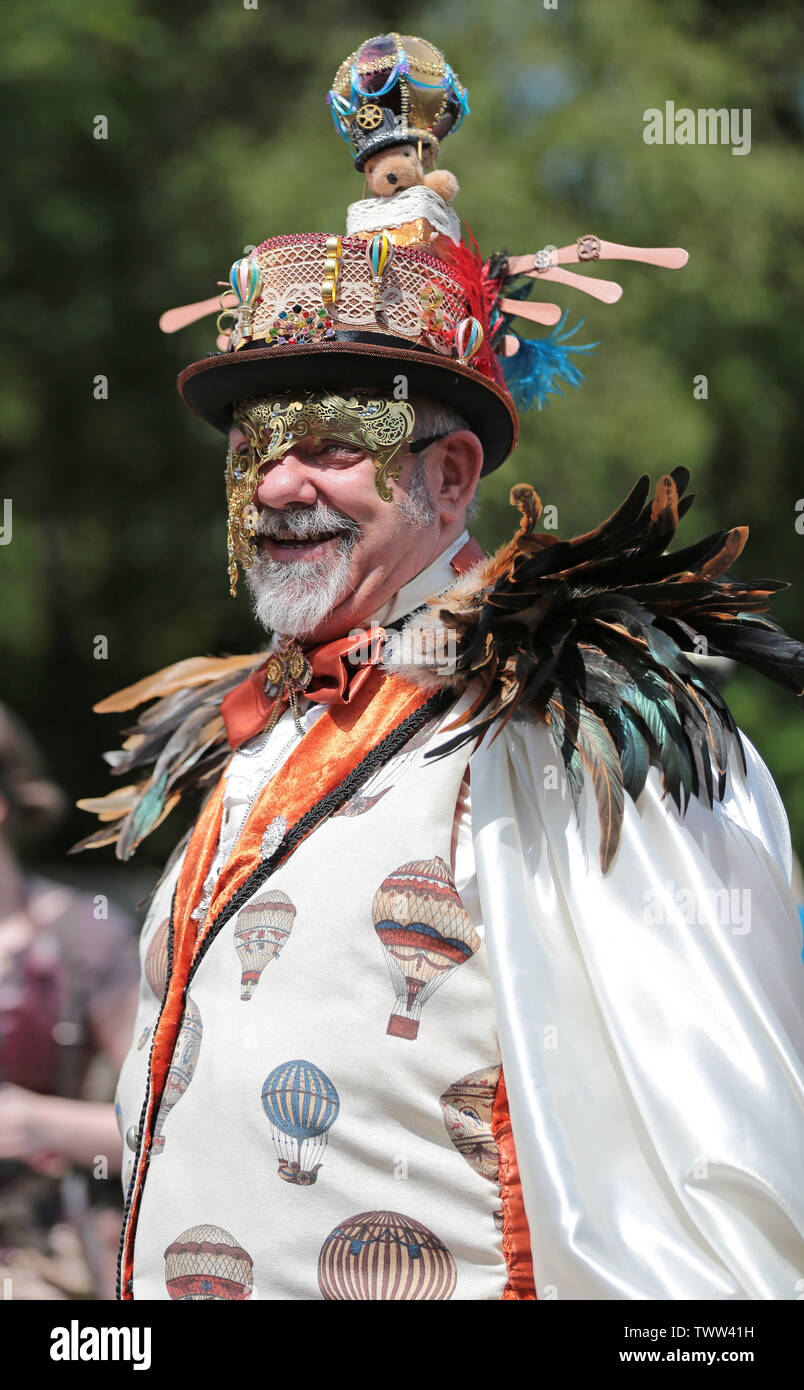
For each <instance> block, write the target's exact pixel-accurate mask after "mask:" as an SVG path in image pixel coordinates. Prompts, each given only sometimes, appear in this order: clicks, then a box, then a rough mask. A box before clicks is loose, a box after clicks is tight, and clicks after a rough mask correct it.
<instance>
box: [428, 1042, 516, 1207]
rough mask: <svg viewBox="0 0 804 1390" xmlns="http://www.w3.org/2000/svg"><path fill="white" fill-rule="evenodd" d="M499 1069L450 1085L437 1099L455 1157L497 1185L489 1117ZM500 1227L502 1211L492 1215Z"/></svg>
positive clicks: (485, 1069) (483, 1070)
mask: <svg viewBox="0 0 804 1390" xmlns="http://www.w3.org/2000/svg"><path fill="white" fill-rule="evenodd" d="M501 1071H502V1068H501V1067H500V1066H496V1067H482V1068H481V1069H480V1071H473V1072H470V1073H469V1075H468V1076H462V1077H461V1078H460V1080H459V1081H453V1083H452V1085H451V1086H448V1087H447V1089H446V1091H445V1092H444V1094H443V1095H442V1096H441V1097H440V1100H441V1110H442V1113H443V1116H444V1124H445V1126H446V1130H447V1134H448V1135H449V1137H450V1139H451V1140H452V1143H453V1144H454V1145H455V1148H456V1149H457V1150H458V1153H459V1154H461V1156H462V1157H463V1158H465V1159H466V1162H467V1163H468V1164H469V1165H470V1167H472V1168H474V1170H475V1172H476V1173H479V1174H480V1176H481V1177H482V1178H488V1180H489V1182H493V1183H498V1182H499V1180H500V1154H499V1150H498V1148H497V1142H496V1140H495V1138H494V1130H493V1126H492V1115H493V1111H494V1099H495V1096H496V1094H497V1087H498V1085H499V1083H500V1073H501ZM494 1219H495V1221H496V1222H497V1224H498V1225H501V1224H502V1208H500V1210H499V1211H497V1212H495V1213H494Z"/></svg>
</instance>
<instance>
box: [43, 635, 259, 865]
mask: <svg viewBox="0 0 804 1390" xmlns="http://www.w3.org/2000/svg"><path fill="white" fill-rule="evenodd" d="M265 656H266V653H265V652H253V653H251V654H250V655H248V656H224V657H209V656H196V657H190V658H189V659H188V660H186V661H178V662H176V663H175V665H173V666H166V667H164V669H163V670H161V671H157V672H155V674H154V675H152V676H146V677H145V678H144V680H141V681H137V682H136V684H135V685H129V686H126V688H125V690H118V691H117V692H116V693H115V694H114V695H109V696H108V698H107V699H105V700H101V701H100V703H99V704H97V705H95V706H94V709H95V712H96V713H97V714H116V713H122V712H124V711H126V710H130V709H135V708H136V707H137V706H138V705H143V704H146V703H147V702H148V701H153V702H154V703H153V704H151V705H150V706H149V708H148V709H146V710H144V711H143V713H142V714H141V715H140V716H139V719H138V721H137V723H136V724H134V725H133V726H131V727H129V728H128V729H126V730H124V732H125V733H126V734H127V738H126V740H125V742H124V743H123V746H122V748H119V749H115V750H114V751H113V752H111V753H104V755H103V756H104V758H105V759H106V761H107V763H109V765H110V767H111V769H112V773H113V775H114V776H115V777H130V776H131V775H132V774H133V778H134V780H133V781H132V780H127V782H126V785H125V786H122V787H117V788H115V790H114V791H113V792H110V793H109V795H108V796H96V797H85V798H84V799H83V800H82V801H79V802H78V803H77V805H78V806H79V807H80V809H81V810H82V811H91V812H93V813H94V814H95V815H96V816H97V817H98V819H99V820H100V822H101V828H100V830H96V831H94V833H93V834H92V835H88V836H87V837H86V839H84V840H80V841H79V842H78V844H77V845H73V847H72V849H71V850H70V853H71V854H77V853H78V851H79V850H82V849H99V848H100V847H101V845H114V847H115V854H116V856H117V858H118V859H130V858H131V856H132V854H133V853H134V851H135V850H136V848H137V846H138V845H139V844H141V842H142V841H143V840H144V839H145V837H146V835H150V833H151V831H152V830H155V829H156V827H157V826H158V825H159V824H160V822H161V821H163V820H164V819H165V817H166V816H168V815H169V814H170V812H171V811H172V810H173V808H174V807H175V806H176V805H178V803H179V801H181V800H182V799H183V798H185V797H188V798H189V797H191V796H192V795H193V793H198V792H201V793H203V792H205V791H209V790H211V788H212V787H214V786H215V783H216V782H217V779H218V777H219V776H220V774H221V772H222V771H223V769H224V767H225V765H226V763H227V761H228V759H229V757H230V755H231V751H232V750H231V748H230V747H229V744H228V741H227V738H226V729H225V726H224V722H223V717H222V715H221V712H220V704H221V700H222V699H223V697H224V695H226V694H228V692H229V691H230V690H231V689H232V688H233V687H234V686H235V685H237V684H238V682H239V681H242V680H243V679H244V677H245V676H246V675H247V674H248V672H249V671H251V670H254V668H255V667H257V666H259V665H260V663H261V662H263V661H264V660H265ZM183 844H184V841H182V842H181V843H180V844H179V845H178V846H177V849H176V851H174V855H173V857H172V858H171V861H170V863H172V862H173V860H174V859H175V857H176V853H178V852H180V851H181V849H182V847H183ZM169 867H170V864H168V866H167V868H169ZM167 868H166V870H165V872H167Z"/></svg>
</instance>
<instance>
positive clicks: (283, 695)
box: [221, 626, 385, 748]
mask: <svg viewBox="0 0 804 1390" xmlns="http://www.w3.org/2000/svg"><path fill="white" fill-rule="evenodd" d="M384 641H385V629H384V628H381V627H375V626H371V627H370V628H367V629H366V630H365V631H361V632H358V633H356V634H353V635H351V636H349V637H338V638H336V639H335V641H333V642H323V643H322V644H321V646H319V647H314V648H313V649H312V650H311V651H308V652H305V651H303V650H302V648H301V647H300V646H299V644H298V642H295V641H292V640H289V641H284V642H282V643H281V644H280V646H279V648H278V650H277V651H276V652H273V653H272V654H271V655H270V656H269V657H268V658H267V660H266V661H264V662H263V664H262V665H261V666H258V667H257V669H256V671H252V673H251V675H250V676H248V677H247V678H246V680H244V681H241V683H240V685H236V686H235V688H234V690H230V691H229V694H228V695H225V696H224V698H223V700H222V701H221V714H222V715H223V721H224V723H225V725H226V737H227V738H228V740H229V746H230V747H231V748H239V747H240V745H241V743H248V741H249V740H250V739H252V738H255V737H256V735H257V734H259V733H262V731H263V729H265V728H266V726H267V725H268V724H269V722H270V723H271V725H272V727H273V724H275V723H276V722H277V720H278V719H279V716H280V715H281V714H282V713H283V711H284V709H285V706H286V705H288V704H290V706H291V708H292V709H293V710H294V713H295V706H296V695H297V694H303V695H304V697H305V699H307V700H313V701H315V703H316V704H321V705H335V704H341V705H348V703H349V701H350V700H351V699H352V698H353V696H355V695H356V694H357V692H358V690H359V689H360V687H361V686H362V685H363V684H364V682H365V681H366V679H367V677H368V675H369V672H370V671H371V669H372V667H373V666H376V665H377V663H378V661H379V659H380V654H381V652H382V646H383V642H384ZM356 653H360V656H359V658H358V659H357V660H355V659H354V654H356ZM350 657H351V658H353V659H352V660H350ZM266 686H267V687H268V688H267V689H266Z"/></svg>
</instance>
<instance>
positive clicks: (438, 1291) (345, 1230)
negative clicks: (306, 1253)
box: [318, 1211, 457, 1302]
mask: <svg viewBox="0 0 804 1390" xmlns="http://www.w3.org/2000/svg"><path fill="white" fill-rule="evenodd" d="M456 1282H457V1271H456V1268H455V1261H454V1259H453V1258H452V1255H451V1254H450V1252H449V1250H448V1249H447V1247H446V1245H445V1244H444V1242H443V1241H442V1240H439V1238H438V1236H437V1235H434V1233H433V1232H432V1231H430V1230H428V1229H427V1227H426V1226H423V1225H422V1224H421V1222H420V1221H413V1220H411V1218H410V1217H409V1216H403V1215H402V1214H401V1213H400V1212H397V1211H364V1212H361V1213H360V1215H359V1216H352V1217H350V1218H349V1220H348V1221H344V1222H342V1223H341V1225H339V1226H336V1227H335V1229H334V1230H333V1231H330V1233H329V1235H328V1236H327V1238H326V1240H325V1241H324V1244H323V1245H322V1247H321V1254H320V1255H319V1257H318V1287H319V1288H320V1290H321V1293H322V1294H323V1296H324V1298H325V1299H327V1300H328V1301H333V1300H338V1301H340V1302H345V1301H347V1300H352V1301H354V1300H374V1301H384V1302H424V1301H430V1302H434V1301H436V1300H445V1299H448V1298H451V1297H452V1295H453V1292H454V1290H455V1284H456Z"/></svg>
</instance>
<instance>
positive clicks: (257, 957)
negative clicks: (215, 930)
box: [234, 888, 296, 999]
mask: <svg viewBox="0 0 804 1390" xmlns="http://www.w3.org/2000/svg"><path fill="white" fill-rule="evenodd" d="M295 916H296V909H295V907H294V906H293V903H292V902H291V901H290V898H289V897H288V895H287V893H282V892H280V890H279V889H278V888H272V889H270V890H269V891H268V892H266V893H263V894H261V895H258V896H257V897H256V898H252V899H251V901H250V902H247V903H246V904H245V906H244V907H241V909H240V911H239V912H238V914H237V917H236V918H235V925H234V943H235V950H236V951H237V954H238V956H239V958H240V965H241V967H242V972H243V973H242V975H241V976H240V998H241V999H250V998H251V996H252V994H253V993H254V991H255V989H256V988H257V985H258V983H259V979H260V975H261V974H262V972H263V970H264V969H265V967H266V965H267V964H268V962H269V961H271V960H278V958H279V953H280V951H281V950H282V947H283V946H284V945H285V942H286V941H287V939H288V937H289V936H290V933H291V931H292V930H293V921H294V918H295Z"/></svg>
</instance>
